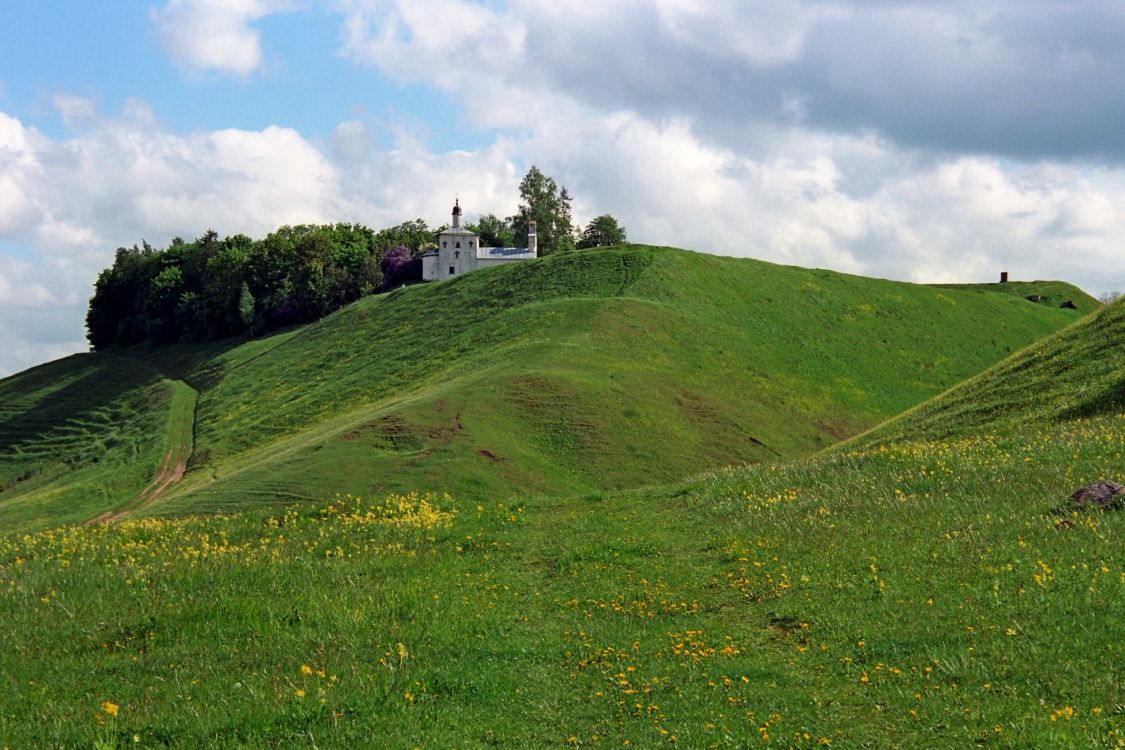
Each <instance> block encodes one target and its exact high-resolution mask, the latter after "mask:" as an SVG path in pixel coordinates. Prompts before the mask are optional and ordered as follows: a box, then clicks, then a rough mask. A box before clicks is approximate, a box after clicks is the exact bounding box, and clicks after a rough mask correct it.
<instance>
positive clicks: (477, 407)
mask: <svg viewBox="0 0 1125 750" xmlns="http://www.w3.org/2000/svg"><path fill="white" fill-rule="evenodd" d="M1057 286H1058V288H1059V293H1061V294H1067V295H1071V296H1076V295H1073V293H1072V292H1073V290H1072V288H1067V287H1066V285H1057ZM1078 314H1079V313H1078V312H1077V311H1073V310H1060V309H1057V308H1052V307H1048V306H1043V305H1032V304H1029V303H1028V302H1026V301H1025V300H1023V299H1020V298H1018V297H1014V296H1011V295H1009V294H994V293H988V292H981V291H976V290H972V291H958V290H950V289H937V288H931V287H923V286H916V285H910V284H903V283H897V282H890V281H882V280H875V279H866V278H861V277H855V276H848V275H844V274H838V273H833V272H829V271H816V270H807V269H800V268H791V267H783V266H776V265H772V264H768V263H762V262H757V261H752V260H739V259H732V258H719V257H714V256H707V255H699V254H695V253H688V252H684V251H678V250H671V249H667V248H651V247H629V248H616V249H606V250H598V251H588V252H582V253H576V254H572V255H566V256H556V257H550V258H545V259H541V260H538V261H534V262H529V263H523V264H517V265H511V266H505V267H501V268H497V269H489V270H486V271H482V272H478V273H474V274H470V275H467V276H464V277H462V278H458V279H454V280H451V281H449V282H444V283H440V284H431V285H425V286H417V287H409V288H404V289H400V290H397V291H395V292H393V293H391V294H386V295H380V296H378V297H371V298H367V299H364V300H361V301H360V302H358V303H356V304H353V305H351V306H349V307H347V308H345V309H343V310H341V311H339V312H338V313H336V314H334V315H332V316H330V317H328V318H326V319H324V320H322V321H320V322H318V323H316V324H312V325H309V326H306V327H303V328H299V329H294V330H291V331H287V332H284V333H280V334H277V335H274V336H270V337H268V338H264V339H260V340H253V341H248V342H227V343H222V344H218V345H207V346H173V347H161V348H154V349H143V350H142V349H137V348H134V349H130V350H126V351H124V352H121V353H119V354H117V355H101V354H97V355H85V356H80V357H74V358H70V359H68V360H64V361H62V362H60V363H55V364H53V365H49V366H46V367H44V368H37V369H36V370H33V371H30V372H28V373H24V374H21V375H18V376H15V377H14V378H10V379H8V380H5V381H3V382H0V395H3V396H4V403H5V404H6V405H7V408H8V411H7V412H6V416H5V419H4V421H2V422H0V446H2V447H0V482H2V483H3V485H0V486H3V487H4V490H3V492H2V493H0V526H3V527H4V528H9V529H10V528H33V527H35V526H37V525H40V524H42V523H43V522H44V521H45V520H47V519H53V520H55V521H73V520H82V519H84V518H90V517H93V516H96V515H99V514H101V513H104V512H120V511H122V510H126V509H129V508H136V507H139V506H144V507H146V508H147V507H148V506H149V505H150V504H152V503H153V502H156V504H155V505H154V506H153V507H154V509H157V510H159V511H160V512H164V513H169V514H177V513H184V512H211V511H218V510H233V509H239V508H246V507H251V506H255V505H274V506H275V505H278V504H283V503H287V502H291V501H310V502H315V501H319V500H322V499H323V498H325V497H330V496H331V495H332V494H333V493H335V492H352V493H356V494H360V493H362V494H367V493H371V492H384V491H410V490H414V489H418V490H423V491H425V490H434V491H448V492H451V493H453V494H455V495H456V496H458V497H462V498H493V497H501V498H503V497H510V496H513V495H515V494H527V493H535V492H543V493H550V494H565V493H583V492H591V491H600V490H607V489H615V488H626V487H636V486H640V485H644V484H652V483H659V482H668V481H674V480H677V479H679V478H681V477H684V476H688V475H692V474H697V473H699V472H701V471H703V470H706V469H709V468H713V467H717V466H723V465H729V464H739V463H746V462H759V461H772V460H777V459H785V458H792V457H796V456H801V455H808V454H810V453H813V452H815V451H816V450H818V449H820V448H823V447H825V446H827V445H829V444H832V443H833V442H835V441H837V440H839V439H841V438H846V437H850V436H852V435H855V434H857V433H859V432H861V431H863V430H865V429H867V428H869V427H871V426H873V425H875V424H877V423H879V422H881V421H882V420H884V419H886V418H888V417H890V416H892V415H894V414H896V413H898V412H900V411H902V410H903V409H905V408H908V407H910V406H912V405H914V404H917V403H918V402H920V401H922V400H924V399H926V398H928V397H930V396H932V395H934V394H936V393H938V392H940V391H942V390H944V389H946V388H948V387H950V386H952V385H953V384H955V383H957V382H959V381H961V380H963V379H964V378H966V377H968V376H969V375H972V374H974V373H977V372H979V371H981V370H983V369H984V368H986V367H987V366H989V365H990V364H992V363H994V362H996V361H998V360H999V359H1001V358H1002V357H1004V356H1006V355H1007V354H1009V353H1010V352H1012V351H1015V350H1017V349H1020V348H1022V347H1023V346H1025V345H1027V344H1028V343H1030V342H1032V341H1034V340H1036V339H1039V338H1041V337H1042V336H1044V335H1046V334H1048V333H1050V332H1051V331H1054V330H1057V329H1059V328H1060V327H1062V326H1064V325H1066V324H1068V323H1069V322H1071V321H1073V320H1075V319H1076V318H1077V316H1078ZM71 382H73V383H74V385H73V386H72V387H69V388H67V387H66V386H65V385H64V384H65V383H71ZM53 390H58V392H59V393H60V394H61V396H60V398H55V397H54V396H53V395H52V392H53ZM185 418H186V419H190V420H192V422H191V424H190V425H188V426H187V427H189V428H190V429H187V428H186V427H185V425H184V419H185ZM102 445H107V446H114V448H113V450H107V451H106V452H104V453H102V452H100V448H99V447H98V446H102ZM77 446H85V448H84V450H86V453H83V452H82V450H80V449H79V448H78V447H77ZM122 446H125V447H122ZM128 446H131V447H128ZM181 455H190V456H191V459H190V462H189V463H188V465H187V467H186V469H187V472H186V475H185V476H184V478H183V480H182V481H180V482H178V483H171V482H166V481H164V480H163V478H162V472H168V471H170V470H171V467H172V464H173V463H175V459H174V457H175V456H181ZM83 456H86V457H85V458H84V457H83ZM95 459H96V463H95V462H94V460H95ZM149 485H154V486H156V487H159V488H160V489H159V490H147V491H146V487H149ZM153 495H159V497H156V498H154V497H152V496H153Z"/></svg>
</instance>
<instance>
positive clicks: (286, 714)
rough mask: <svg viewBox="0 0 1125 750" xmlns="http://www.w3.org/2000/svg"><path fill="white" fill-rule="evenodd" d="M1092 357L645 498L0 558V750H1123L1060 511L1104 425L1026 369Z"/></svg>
mask: <svg viewBox="0 0 1125 750" xmlns="http://www.w3.org/2000/svg"><path fill="white" fill-rule="evenodd" d="M1102 336H1108V337H1109V338H1110V340H1111V341H1121V340H1122V339H1123V337H1125V303H1119V304H1117V305H1115V306H1113V307H1111V308H1108V309H1106V310H1105V311H1104V312H1103V313H1101V314H1100V315H1098V316H1096V317H1095V318H1092V319H1088V320H1087V321H1085V322H1084V323H1082V324H1080V325H1078V326H1076V327H1073V328H1070V329H1068V330H1067V331H1065V332H1063V333H1061V334H1060V335H1059V336H1057V337H1055V338H1053V339H1051V340H1050V341H1048V342H1045V343H1044V344H1042V345H1038V346H1036V347H1033V348H1032V349H1029V350H1028V351H1026V352H1023V353H1021V354H1019V355H1017V357H1016V358H1014V359H1010V360H1007V361H1005V362H1004V363H1002V364H1001V365H1000V366H998V367H997V368H995V369H992V370H990V371H988V372H986V373H984V374H982V375H981V376H980V377H979V378H978V379H976V380H975V381H974V383H975V385H974V384H970V385H968V386H966V388H983V389H985V391H984V392H987V393H990V394H993V397H994V398H1001V397H1004V398H1007V399H1008V400H1007V401H1006V403H1009V404H1011V405H1012V406H1011V408H1013V409H1020V413H1019V414H1016V413H1010V414H1008V415H1007V416H1008V417H1009V418H1007V419H1004V420H999V421H995V420H993V419H992V418H991V416H990V414H991V412H990V411H988V410H978V411H965V410H956V409H951V408H950V407H948V406H947V405H948V404H957V403H963V402H966V401H967V399H968V396H967V395H966V394H965V391H964V390H963V389H955V390H954V391H952V392H951V393H949V394H946V395H945V396H944V397H942V398H940V399H939V400H938V401H936V402H932V403H930V404H927V405H924V406H923V407H920V408H919V409H918V410H916V411H915V412H914V413H913V415H908V416H907V417H904V419H903V420H900V421H899V422H896V423H893V424H892V425H889V426H888V427H887V428H886V430H888V431H876V432H873V433H871V434H870V435H868V436H866V437H865V438H863V439H862V440H861V442H860V444H857V445H854V446H844V447H843V448H841V449H839V450H835V451H830V452H827V453H823V454H820V455H818V456H813V457H809V458H804V459H800V460H794V461H785V462H774V463H767V464H762V465H758V466H753V467H746V468H741V469H738V468H735V469H725V470H720V471H715V472H709V473H706V474H705V475H702V476H699V477H697V478H695V479H694V480H691V481H689V482H686V483H675V484H670V485H667V486H665V487H661V488H654V489H646V490H637V491H628V492H612V493H596V494H589V495H586V496H578V497H570V498H550V497H545V496H541V495H532V496H527V497H524V498H520V499H515V500H507V501H496V500H495V499H490V500H487V501H475V500H474V501H466V500H465V499H464V498H460V497H457V496H452V497H450V496H445V495H432V496H417V495H390V496H386V495H380V496H378V497H374V498H369V499H362V500H361V499H359V498H355V497H346V496H345V497H338V498H333V497H332V496H331V495H330V494H329V493H326V494H325V497H324V499H323V501H322V502H321V503H320V504H319V505H315V506H314V505H307V504H306V505H300V506H293V507H290V508H288V509H269V510H267V509H258V510H251V511H248V512H244V513H238V514H233V515H221V516H205V517H185V518H148V519H138V520H130V521H125V522H122V523H118V524H114V525H108V526H106V525H96V526H72V527H65V528H57V529H51V530H44V531H40V532H36V533H32V534H27V535H22V536H9V537H7V538H6V539H5V540H4V541H3V542H0V619H2V620H3V622H4V623H5V624H6V627H5V628H4V629H3V630H0V639H2V640H0V649H2V652H3V653H4V654H5V655H6V658H5V659H4V660H3V661H2V662H0V678H2V680H3V682H4V684H5V685H7V686H8V689H7V690H5V691H4V692H3V693H0V743H3V744H7V745H9V746H11V747H38V746H44V745H48V746H49V745H52V744H57V745H60V746H86V747H89V746H95V747H125V746H128V747H223V748H226V747H388V748H414V747H427V748H429V747H433V748H448V747H457V748H474V747H479V748H488V747H511V748H523V747H560V748H562V747H576V746H577V747H638V748H648V747H665V746H668V747H673V746H679V747H691V748H708V747H717V748H723V747H729V748H737V747H762V748H771V747H798V748H813V747H825V746H831V747H836V748H839V747H844V748H853V747H870V748H887V747H902V748H916V747H927V748H964V747H970V746H983V747H997V748H1044V747H1052V748H1054V747H1083V748H1085V747H1102V748H1118V747H1125V735H1123V734H1122V732H1125V680H1123V678H1125V674H1123V672H1125V666H1123V665H1125V638H1123V637H1122V636H1123V635H1125V626H1123V625H1122V623H1125V545H1123V544H1122V539H1123V532H1125V512H1122V511H1105V512H1088V511H1083V512H1079V511H1075V510H1071V509H1069V508H1067V507H1066V498H1067V496H1068V495H1069V494H1070V493H1071V492H1072V491H1073V490H1074V489H1075V488H1076V487H1077V486H1080V485H1082V484H1085V483H1087V482H1090V481H1094V480H1097V479H1101V478H1103V477H1106V476H1114V477H1116V478H1118V479H1119V480H1120V479H1121V476H1122V473H1123V470H1125V411H1123V410H1122V409H1121V408H1120V405H1119V404H1118V403H1117V402H1116V401H1113V400H1112V399H1111V400H1109V401H1097V403H1098V404H1103V405H1104V408H1102V407H1101V406H1099V407H1098V408H1097V409H1094V410H1092V411H1089V412H1088V413H1083V414H1081V415H1075V414H1072V413H1070V412H1067V411H1066V407H1065V405H1067V404H1072V403H1080V404H1081V403H1087V401H1088V399H1087V396H1086V395H1085V394H1078V393H1076V392H1075V391H1076V389H1080V388H1081V385H1082V383H1084V382H1085V380H1084V379H1075V380H1067V379H1065V378H1059V377H1055V376H1053V375H1052V374H1051V373H1055V372H1057V371H1059V370H1060V369H1061V370H1064V371H1065V370H1066V368H1065V366H1064V365H1063V363H1064V362H1068V361H1069V362H1070V363H1071V365H1072V367H1073V368H1081V367H1084V366H1085V365H1084V364H1083V360H1082V358H1081V356H1080V355H1081V353H1082V352H1084V351H1086V350H1088V349H1090V348H1100V349H1101V350H1102V351H1103V352H1104V356H1105V357H1106V359H1107V361H1106V362H1104V363H1103V364H1102V365H1101V366H1100V367H1101V369H1100V370H1099V372H1104V373H1109V375H1107V376H1106V377H1107V379H1108V380H1107V382H1108V381H1111V380H1113V379H1114V378H1116V381H1117V382H1118V383H1119V382H1120V381H1121V379H1122V377H1123V374H1125V352H1123V351H1122V350H1121V349H1120V348H1113V347H1110V348H1105V347H1100V345H1099V341H1100V337H1102ZM1097 377H1101V376H1097ZM1005 384H1008V385H1010V386H1011V394H1009V395H1008V396H1004V392H1005ZM1032 396H1034V397H1032ZM1042 403H1049V404H1056V405H1062V406H1063V407H1064V408H1063V409H1062V410H1059V409H1056V408H1050V409H1042V408H1039V405H1040V404H1042ZM942 414H944V415H947V416H946V417H945V419H947V420H948V422H949V428H948V429H947V430H945V431H944V433H943V432H942V431H941V430H937V429H936V428H935V425H936V423H937V422H938V421H940V419H941V417H931V416H929V415H942ZM892 428H893V429H892ZM936 435H941V436H936ZM935 436H936V437H935ZM44 623H50V627H43V625H44Z"/></svg>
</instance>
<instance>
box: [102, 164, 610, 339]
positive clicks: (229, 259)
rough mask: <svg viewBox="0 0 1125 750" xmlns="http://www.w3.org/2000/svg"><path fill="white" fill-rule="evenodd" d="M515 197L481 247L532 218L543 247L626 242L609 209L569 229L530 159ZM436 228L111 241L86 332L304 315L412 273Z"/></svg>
mask: <svg viewBox="0 0 1125 750" xmlns="http://www.w3.org/2000/svg"><path fill="white" fill-rule="evenodd" d="M520 197H521V199H522V202H521V203H520V205H519V208H518V210H517V212H516V214H515V215H513V216H510V217H508V218H506V219H500V218H497V217H496V216H494V215H492V214H488V215H486V216H483V217H481V219H480V221H479V222H478V223H477V224H476V225H473V224H469V225H467V228H469V229H470V230H471V231H475V232H477V234H479V235H480V244H481V245H482V246H490V245H491V246H496V247H511V246H513V245H515V244H516V243H517V242H520V243H524V244H526V241H527V228H528V223H529V222H531V221H535V222H537V230H538V238H539V248H540V255H549V254H551V253H554V252H567V251H570V250H573V249H576V248H583V247H598V246H603V245H613V244H622V243H624V242H625V241H626V237H625V230H624V229H623V228H622V227H620V226H619V225H618V224H617V221H616V220H615V219H613V217H611V216H609V215H604V216H599V217H597V218H596V219H594V220H593V221H591V222H590V224H589V225H588V226H587V227H586V229H585V230H584V231H583V232H581V233H580V234H577V236H576V233H575V230H574V228H573V225H572V221H571V216H570V201H571V198H570V195H569V193H568V192H567V190H566V188H565V187H562V188H560V187H559V186H558V184H557V183H556V182H555V180H554V179H552V178H550V177H547V176H546V175H544V174H543V173H542V172H541V171H540V170H539V169H538V168H536V167H532V168H531V169H530V170H529V172H528V174H527V176H525V177H524V179H523V181H522V182H521V184H520ZM444 229H445V227H444V226H441V227H436V228H435V227H430V226H429V225H427V223H426V222H425V221H423V220H422V219H415V220H413V221H407V222H404V223H402V224H399V225H398V226H395V227H389V228H387V229H383V230H381V231H378V232H377V231H375V230H372V229H370V228H368V227H365V226H362V225H359V224H325V225H310V224H303V225H299V226H286V227H282V228H280V229H278V230H276V231H274V232H272V233H270V234H269V235H267V236H266V237H265V238H264V239H261V240H253V239H251V238H250V237H247V236H246V235H244V234H237V235H234V236H232V237H226V238H224V239H220V238H219V235H218V234H217V233H216V232H215V231H213V230H210V231H208V232H206V233H205V234H204V235H203V236H202V237H199V238H198V239H195V240H193V241H190V242H188V241H184V240H182V239H180V238H176V239H174V240H172V242H171V243H170V244H169V245H168V247H166V248H162V249H157V248H153V247H152V246H150V245H149V244H148V243H147V242H145V243H142V246H141V247H137V246H135V245H134V246H133V247H132V248H119V249H118V250H117V252H116V254H115V256H114V261H113V265H112V266H111V267H110V268H107V269H105V270H104V271H102V272H101V274H99V276H98V279H97V282H96V283H95V285H94V295H93V297H92V298H91V300H90V305H89V308H88V310H87V313H86V336H87V339H88V341H89V343H90V346H91V347H92V348H93V349H95V350H105V349H109V348H113V347H127V346H132V345H134V344H139V343H142V342H151V343H154V344H165V343H171V342H175V341H208V340H215V339H221V338H226V337H229V336H238V335H245V334H249V335H252V336H253V335H258V334H261V333H265V332H268V331H271V330H274V329H276V328H280V327H283V326H287V325H292V324H294V323H307V322H311V321H314V320H317V319H319V318H321V317H323V316H324V315H327V314H328V313H330V312H332V311H334V310H336V309H339V308H340V307H342V306H344V305H346V304H348V303H350V302H354V301H355V300H357V299H359V298H360V297H363V296H364V295H367V294H371V293H374V292H378V291H383V290H386V289H390V288H393V287H396V286H399V285H401V284H405V283H411V282H413V281H418V280H421V278H422V262H421V255H422V254H423V253H425V252H426V251H428V250H430V249H431V248H434V247H436V246H437V237H438V235H439V234H440V233H441V232H442V231H443V230H444Z"/></svg>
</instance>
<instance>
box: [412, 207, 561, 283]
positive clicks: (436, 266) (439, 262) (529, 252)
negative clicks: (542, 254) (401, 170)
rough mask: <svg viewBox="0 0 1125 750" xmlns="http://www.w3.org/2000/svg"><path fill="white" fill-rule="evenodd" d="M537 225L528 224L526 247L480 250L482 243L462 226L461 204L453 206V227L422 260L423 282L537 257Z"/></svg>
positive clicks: (485, 248) (440, 236)
mask: <svg viewBox="0 0 1125 750" xmlns="http://www.w3.org/2000/svg"><path fill="white" fill-rule="evenodd" d="M538 244H539V243H538V239H537V238H536V234H535V222H534V221H531V222H528V227H527V247H481V246H480V239H479V238H478V237H477V236H476V235H475V234H473V233H472V232H470V231H469V230H468V229H465V228H464V227H463V226H461V201H460V200H457V201H456V202H454V204H453V223H452V226H450V227H449V228H448V229H446V230H445V231H444V232H442V233H441V234H440V235H438V246H437V249H435V250H431V251H429V252H428V253H426V254H425V255H423V256H422V279H423V280H425V281H439V280H441V279H448V278H451V277H453V276H460V275H461V274H463V273H468V272H469V271H475V270H476V269H478V268H488V267H489V266H499V265H502V264H504V263H514V262H516V261H519V260H531V259H532V258H535V257H538V254H539V253H538V249H539V247H538Z"/></svg>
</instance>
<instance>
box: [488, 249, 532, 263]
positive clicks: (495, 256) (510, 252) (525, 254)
mask: <svg viewBox="0 0 1125 750" xmlns="http://www.w3.org/2000/svg"><path fill="white" fill-rule="evenodd" d="M534 257H535V253H533V252H532V251H531V250H529V249H528V248H526V247H481V248H477V258H479V259H481V260H490V259H491V260H516V259H523V258H534Z"/></svg>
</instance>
